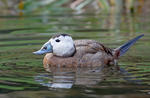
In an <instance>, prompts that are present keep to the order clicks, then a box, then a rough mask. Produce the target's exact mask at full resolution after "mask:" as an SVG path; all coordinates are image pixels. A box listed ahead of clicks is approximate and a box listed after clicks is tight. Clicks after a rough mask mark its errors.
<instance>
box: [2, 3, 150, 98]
mask: <svg viewBox="0 0 150 98" xmlns="http://www.w3.org/2000/svg"><path fill="white" fill-rule="evenodd" d="M58 32H59V33H68V34H70V35H71V36H72V37H73V39H93V40H96V41H99V42H101V43H103V44H104V45H105V46H107V47H110V48H116V47H118V46H120V45H122V44H123V43H125V42H127V41H128V40H130V39H132V38H134V37H135V36H137V35H140V34H145V36H144V37H143V38H142V39H140V40H139V41H138V42H137V43H136V44H135V45H134V46H133V47H132V48H131V49H130V50H129V51H128V52H127V54H126V55H124V56H123V57H122V58H121V59H120V61H119V66H120V67H121V68H123V69H124V70H125V71H123V72H122V73H119V74H113V73H111V72H110V73H108V72H109V71H107V74H108V75H107V76H105V75H106V73H104V74H103V75H101V73H94V72H93V71H90V72H88V70H86V71H87V73H84V72H86V71H85V70H84V69H83V70H82V71H81V70H80V71H78V72H72V73H70V74H69V76H68V74H64V73H61V72H59V71H60V70H57V71H56V72H55V73H48V72H46V71H45V70H44V68H43V64H42V60H43V57H44V55H41V56H37V55H33V54H32V52H34V51H36V50H38V49H40V47H41V46H42V45H43V44H44V43H45V42H46V41H48V40H49V39H50V37H51V36H52V35H53V34H55V33H58ZM149 32H150V0H0V98H51V97H52V98H59V97H60V98H62V97H63V98H76V97H78V98H126V97H128V98H149V94H150V57H149V55H150V52H149V50H150V34H149ZM95 72H97V71H95ZM101 76H104V77H105V79H104V78H103V77H101ZM68 77H70V80H68ZM55 82H56V83H58V82H59V83H60V84H61V83H62V84H68V83H69V85H70V84H71V86H70V87H69V89H52V88H51V87H52V84H54V83H55ZM62 87H63V86H62Z"/></svg>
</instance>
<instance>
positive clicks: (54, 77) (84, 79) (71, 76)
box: [35, 67, 116, 88]
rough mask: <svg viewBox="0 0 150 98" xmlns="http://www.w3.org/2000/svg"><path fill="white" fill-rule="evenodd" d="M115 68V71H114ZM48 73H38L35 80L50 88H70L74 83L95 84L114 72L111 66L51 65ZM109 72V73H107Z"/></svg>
mask: <svg viewBox="0 0 150 98" xmlns="http://www.w3.org/2000/svg"><path fill="white" fill-rule="evenodd" d="M114 70H115V71H114ZM49 72H50V73H44V74H40V75H38V76H36V77H35V80H36V81H37V82H39V83H40V84H41V85H43V86H47V87H50V88H72V86H74V85H82V86H90V85H96V84H98V83H100V82H101V81H103V80H105V79H106V76H107V75H108V74H110V73H112V72H116V69H113V68H107V69H106V68H102V67H96V68H58V67H52V68H51V69H50V70H49ZM108 72H109V73H108Z"/></svg>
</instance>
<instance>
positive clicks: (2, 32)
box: [0, 28, 41, 34]
mask: <svg viewBox="0 0 150 98" xmlns="http://www.w3.org/2000/svg"><path fill="white" fill-rule="evenodd" d="M35 29H41V28H16V29H4V30H0V34H8V33H11V32H14V31H22V30H35Z"/></svg>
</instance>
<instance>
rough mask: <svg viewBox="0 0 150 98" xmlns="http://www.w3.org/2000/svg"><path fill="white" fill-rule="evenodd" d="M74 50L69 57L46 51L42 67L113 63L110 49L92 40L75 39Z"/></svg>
mask: <svg viewBox="0 0 150 98" xmlns="http://www.w3.org/2000/svg"><path fill="white" fill-rule="evenodd" d="M74 43H75V47H76V52H75V53H74V55H73V56H71V57H59V56H55V55H53V54H52V53H47V54H46V56H45V57H44V60H43V64H44V68H46V69H47V68H50V67H96V66H106V65H107V66H109V65H114V64H115V63H114V59H113V54H112V50H111V49H109V48H106V47H105V46H104V45H102V44H100V43H99V42H97V41H94V40H75V41H74Z"/></svg>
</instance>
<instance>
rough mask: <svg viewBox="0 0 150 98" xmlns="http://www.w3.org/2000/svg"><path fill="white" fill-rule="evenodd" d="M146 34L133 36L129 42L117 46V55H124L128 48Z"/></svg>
mask: <svg viewBox="0 0 150 98" xmlns="http://www.w3.org/2000/svg"><path fill="white" fill-rule="evenodd" d="M143 36H144V34H141V35H139V36H137V37H135V38H133V39H132V40H130V41H128V42H127V43H125V44H123V45H122V46H120V47H118V48H116V49H115V50H114V51H115V54H116V55H117V57H120V56H122V55H124V54H125V53H126V52H127V51H128V49H129V48H130V47H131V46H132V45H133V44H134V43H135V42H136V41H137V40H138V39H140V38H141V37H143Z"/></svg>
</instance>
